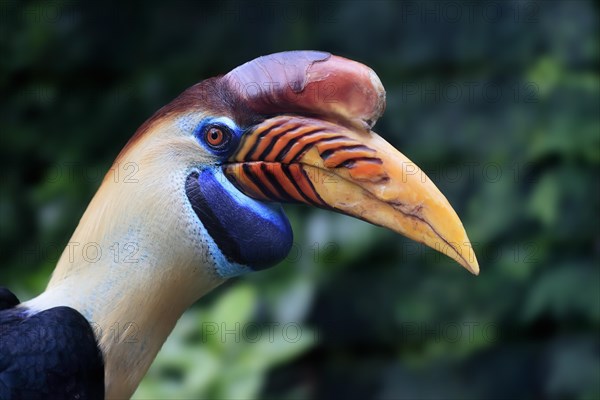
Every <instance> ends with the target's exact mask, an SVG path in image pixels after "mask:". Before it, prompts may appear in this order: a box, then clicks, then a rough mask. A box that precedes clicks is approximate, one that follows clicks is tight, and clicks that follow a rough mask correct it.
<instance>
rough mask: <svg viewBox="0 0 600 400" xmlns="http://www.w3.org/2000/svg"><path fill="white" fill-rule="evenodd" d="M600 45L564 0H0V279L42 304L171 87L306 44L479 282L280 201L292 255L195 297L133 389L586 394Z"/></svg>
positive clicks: (183, 393) (593, 362) (592, 316)
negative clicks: (438, 209)
mask: <svg viewBox="0 0 600 400" xmlns="http://www.w3.org/2000/svg"><path fill="white" fill-rule="evenodd" d="M598 33H599V32H598V4H597V3H594V2H591V1H581V0H574V1H562V2H561V1H549V2H541V1H523V2H514V1H484V2H482V3H477V2H438V1H429V2H396V1H389V2H388V1H371V2H367V1H349V2H310V1H295V2H289V3H279V2H244V1H240V2H235V1H225V2H190V3H186V2H179V1H170V2H167V3H162V2H151V1H147V2H138V3H130V4H127V5H116V4H113V5H112V6H111V5H107V4H105V3H104V2H91V3H88V2H81V3H80V2H78V1H65V2H63V1H49V2H14V1H2V2H0V90H1V97H0V101H1V107H0V134H1V136H0V140H1V143H0V151H1V155H0V163H1V166H0V171H1V172H0V173H1V175H0V179H1V181H0V182H1V192H0V241H1V248H0V249H1V263H0V265H1V267H0V284H2V285H5V286H8V287H10V288H11V289H13V290H14V291H15V292H16V293H17V294H18V295H19V297H20V298H21V299H22V300H26V299H28V298H31V297H33V296H34V295H35V294H37V293H39V292H40V291H42V290H43V288H44V286H45V284H46V282H47V280H48V277H49V274H50V273H51V271H52V269H53V265H54V264H55V262H56V260H57V258H58V255H59V254H60V251H61V250H62V248H64V246H65V245H66V243H67V241H68V239H69V237H70V234H71V233H72V231H73V230H74V228H75V226H76V224H77V221H78V219H79V217H80V216H81V214H82V213H83V211H84V209H85V207H86V205H87V203H88V201H89V200H90V199H91V197H92V195H93V194H94V192H95V191H96V189H97V187H98V185H99V183H100V180H101V178H102V176H103V175H104V173H105V172H106V171H107V170H108V168H109V167H110V165H111V164H112V161H113V160H114V157H115V156H116V154H117V153H118V151H119V149H120V148H121V147H122V146H123V145H124V144H125V142H126V141H127V139H128V137H129V136H130V135H131V134H132V133H133V132H134V130H135V129H136V127H137V126H139V125H140V124H141V123H142V122H143V121H144V120H145V119H146V118H147V117H149V116H150V115H151V114H152V113H153V112H154V111H155V110H156V109H158V108H159V107H160V106H162V105H163V104H165V103H166V102H168V101H170V100H171V99H172V98H173V97H175V96H176V95H177V94H178V93H179V92H181V91H182V90H183V89H185V88H186V87H188V86H190V85H192V84H193V83H195V82H197V81H199V80H201V79H203V78H205V77H209V76H214V75H217V74H221V73H225V72H227V71H228V70H230V69H231V68H233V67H235V66H237V65H239V64H241V63H243V62H246V61H248V60H250V59H252V58H254V57H257V56H259V55H264V54H268V53H272V52H276V51H282V50H290V49H320V50H326V51H330V52H332V53H335V54H339V55H343V56H346V57H349V58H352V59H356V60H359V61H361V62H364V63H366V64H367V65H369V66H371V67H372V68H373V69H374V70H375V71H377V73H378V74H379V76H380V77H381V79H382V81H383V83H384V85H385V86H386V89H387V93H388V107H387V111H386V114H385V115H384V117H383V118H382V119H381V120H380V122H379V123H378V125H377V126H376V130H377V131H378V132H380V133H382V134H383V135H384V136H385V137H387V138H388V139H389V140H390V141H391V142H392V143H393V144H394V145H395V146H396V147H398V148H399V149H401V151H402V152H404V153H405V154H407V155H408V156H409V157H410V158H411V159H412V160H414V161H415V162H417V163H418V164H419V165H420V166H421V167H422V168H423V169H424V170H425V171H426V172H427V174H428V175H429V176H430V177H431V178H432V179H433V180H434V181H435V182H436V184H437V185H438V186H439V187H440V189H441V190H442V192H444V193H445V194H446V196H447V197H448V198H449V200H450V201H451V203H452V204H453V205H454V206H455V208H456V210H457V211H458V214H459V215H460V216H461V218H462V219H463V221H464V223H465V226H466V229H467V232H469V236H470V238H471V240H472V241H473V243H474V246H475V248H476V251H477V253H478V257H479V262H480V265H481V270H482V272H481V275H480V276H479V277H478V278H474V277H473V276H470V275H469V274H468V273H467V272H466V271H464V270H462V269H460V268H458V267H457V265H455V264H454V263H453V262H451V261H450V260H448V259H446V258H444V257H441V256H437V255H436V254H434V252H433V251H430V250H427V249H425V248H423V247H421V246H419V245H416V244H414V243H412V242H410V241H408V240H405V239H403V238H401V237H399V236H397V235H394V234H392V233H391V232H387V231H384V230H382V229H380V228H376V227H372V226H369V225H367V224H365V223H362V222H360V221H356V220H352V219H349V218H347V217H344V216H340V215H332V214H329V213H326V212H321V211H316V210H311V209H308V208H304V207H289V208H288V209H287V210H288V214H289V216H290V219H291V221H292V224H293V227H294V232H295V238H296V239H295V240H296V246H295V247H294V253H293V254H291V255H290V257H288V260H286V261H285V262H284V263H282V265H279V266H278V267H275V268H273V269H271V270H269V271H265V272H261V273H257V274H254V275H251V276H247V277H243V278H239V279H234V280H232V281H231V282H229V283H227V284H225V285H223V287H221V288H219V289H217V290H216V291H215V292H213V293H212V294H211V295H209V296H207V297H206V298H204V299H202V300H201V301H200V302H199V303H198V304H196V305H194V306H193V307H192V309H191V310H189V312H187V313H186V314H185V315H184V317H183V318H182V320H181V321H180V323H179V325H178V326H177V328H176V330H175V332H174V333H173V335H172V337H171V338H170V339H169V341H168V342H167V343H166V344H165V346H164V348H163V351H162V352H161V353H160V355H159V357H158V359H157V361H156V363H155V364H154V365H153V367H152V368H151V370H150V372H149V374H148V375H147V377H146V379H145V380H144V381H143V383H142V385H141V386H140V388H139V390H138V392H137V393H136V396H135V397H136V398H139V399H145V398H199V397H204V398H223V399H231V398H252V399H253V398H278V399H279V398H319V397H323V398H332V397H339V398H346V399H363V398H394V399H395V398H481V397H487V398H590V399H591V398H598V396H600V356H599V354H600V341H599V339H598V337H599V336H598V330H599V325H600V287H599V286H600V276H599V269H598V265H599V263H598V259H599V255H600V234H599V228H598V214H599V200H600V190H599V185H598V172H599V170H598V167H599V164H600V126H599V116H598V113H599V110H600V107H599V106H600V104H599V96H600V90H599V89H600V87H599V77H598V66H599V62H598V61H599V58H598V54H599V43H598V37H600V35H598ZM222 324H225V325H222ZM236 324H240V325H239V327H240V328H239V329H238V328H237V326H238V325H236ZM249 324H250V325H249ZM286 324H287V325H286ZM209 325H210V326H209ZM215 327H217V328H218V329H220V328H221V327H225V329H232V330H233V331H237V332H238V334H237V335H236V334H235V333H231V332H230V333H226V332H225V334H224V337H221V334H222V333H224V332H222V331H220V332H218V333H217V334H215V333H214V328H215ZM245 328H248V329H245ZM250 328H252V329H254V330H251V329H250ZM298 329H301V330H302V331H301V333H300V334H298Z"/></svg>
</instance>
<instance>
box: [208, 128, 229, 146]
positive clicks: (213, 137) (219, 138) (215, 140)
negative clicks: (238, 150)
mask: <svg viewBox="0 0 600 400" xmlns="http://www.w3.org/2000/svg"><path fill="white" fill-rule="evenodd" d="M224 141H225V134H224V133H223V131H222V130H221V129H219V128H216V127H212V128H210V129H208V130H207V131H206V143H208V144H209V145H210V146H213V147H219V146H221V145H222V144H223V142H224Z"/></svg>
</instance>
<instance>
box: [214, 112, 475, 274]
mask: <svg viewBox="0 0 600 400" xmlns="http://www.w3.org/2000/svg"><path fill="white" fill-rule="evenodd" d="M333 121H335V120H334V119H321V118H313V117H305V116H300V115H279V116H276V117H273V118H269V119H266V120H265V121H263V122H262V123H260V124H258V125H257V126H254V127H253V128H252V129H251V130H250V131H249V132H247V133H246V134H245V135H244V136H243V138H242V141H241V143H240V146H239V147H238V149H237V151H236V153H235V154H234V155H233V156H232V157H231V158H230V159H229V161H228V162H227V163H226V164H224V165H223V169H224V172H225V175H226V176H227V177H228V178H229V180H231V181H232V182H233V183H234V185H235V186H236V187H237V188H238V189H239V190H240V191H242V192H243V193H245V194H246V195H248V196H250V197H252V198H255V199H257V200H262V201H273V202H283V203H306V204H309V205H312V206H315V207H320V208H324V209H328V210H332V211H336V212H340V213H343V214H347V215H350V216H353V217H356V218H359V219H362V220H365V221H368V222H370V223H373V224H375V225H380V226H383V227H386V228H388V229H391V230H392V231H394V232H397V233H400V234H402V235H404V236H406V237H408V238H411V239H413V240H415V241H417V242H421V243H424V244H426V245H428V246H430V247H431V248H433V249H435V250H437V251H439V252H441V253H444V254H446V255H447V256H449V257H450V258H452V259H454V260H456V261H457V262H458V263H459V264H460V265H462V266H463V267H465V268H466V269H467V270H469V271H470V272H471V273H473V274H475V275H478V274H479V265H478V263H477V259H476V257H475V253H474V251H473V248H472V246H471V243H470V241H469V239H468V237H467V234H466V232H465V229H464V227H463V225H462V223H461V221H460V219H459V218H458V216H457V214H456V212H455V211H454V209H453V208H452V206H451V205H450V203H449V202H448V200H447V199H446V198H445V197H444V195H443V194H442V193H441V192H440V191H439V190H438V188H437V187H436V186H435V185H434V183H433V182H432V181H431V180H430V179H429V178H428V177H427V176H426V175H425V173H423V171H421V169H420V168H419V167H418V166H416V165H415V164H414V163H413V162H412V161H410V160H409V159H408V158H407V157H406V156H404V155H403V154H402V153H400V152H399V151H398V150H396V149H395V148H394V147H393V146H391V145H390V144H389V143H388V142H386V141H385V140H384V139H383V138H381V137H380V136H379V135H377V134H376V133H375V132H373V131H371V130H370V127H365V126H355V125H353V124H351V123H338V122H333Z"/></svg>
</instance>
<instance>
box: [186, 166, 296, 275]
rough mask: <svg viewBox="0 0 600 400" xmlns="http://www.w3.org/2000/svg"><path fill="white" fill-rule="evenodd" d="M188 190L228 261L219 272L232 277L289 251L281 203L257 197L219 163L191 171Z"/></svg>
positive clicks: (266, 265) (289, 234)
mask: <svg viewBox="0 0 600 400" xmlns="http://www.w3.org/2000/svg"><path fill="white" fill-rule="evenodd" d="M185 191H186V194H187V197H188V199H189V201H190V204H191V205H192V208H193V210H194V212H195V213H196V215H197V216H198V218H199V219H200V222H201V223H202V225H203V226H204V227H205V228H206V230H207V232H208V234H209V235H210V236H211V238H212V239H213V240H214V242H215V244H216V245H217V247H218V250H219V251H220V253H221V254H222V255H223V256H224V258H225V260H223V261H226V262H224V263H223V262H218V260H217V266H216V268H217V272H218V273H219V274H220V275H221V276H223V277H227V278H228V277H231V276H235V275H240V274H242V273H244V272H246V271H247V270H248V269H247V268H245V267H249V268H250V269H251V270H254V271H257V270H262V269H265V268H269V267H272V266H274V265H275V264H277V263H279V262H280V261H282V260H283V259H284V258H285V257H286V256H287V254H288V253H289V251H290V249H291V246H292V241H293V233H292V228H291V226H290V223H289V221H288V219H287V217H286V216H285V214H284V212H283V209H282V208H281V206H280V205H279V204H272V203H271V204H268V203H263V202H260V201H257V200H254V199H252V198H250V197H248V196H246V195H245V194H243V193H241V192H240V191H239V190H238V189H237V188H235V187H234V186H233V184H231V182H229V180H228V179H227V178H226V177H225V176H224V174H223V172H222V171H221V169H220V168H219V167H209V168H206V169H203V170H201V171H199V172H193V173H191V174H190V175H189V176H188V178H187V181H186V185H185Z"/></svg>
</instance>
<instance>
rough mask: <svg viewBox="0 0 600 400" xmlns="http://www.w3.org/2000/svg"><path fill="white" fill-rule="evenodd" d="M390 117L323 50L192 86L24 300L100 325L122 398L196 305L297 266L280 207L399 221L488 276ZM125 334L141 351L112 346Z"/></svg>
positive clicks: (396, 227)
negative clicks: (241, 282)
mask: <svg viewBox="0 0 600 400" xmlns="http://www.w3.org/2000/svg"><path fill="white" fill-rule="evenodd" d="M384 108H385V91H384V89H383V86H382V84H381V82H380V80H379V78H378V77H377V75H376V74H375V73H374V72H373V71H372V70H371V69H370V68H368V67H366V66H364V65H362V64H359V63H357V62H354V61H350V60H347V59H345V58H341V57H337V56H333V55H330V54H328V53H323V52H316V51H294V52H285V53H278V54H273V55H270V56H265V57H260V58H257V59H255V60H253V61H250V62H248V63H246V64H244V65H242V66H240V67H238V68H236V69H234V70H232V71H231V72H229V73H228V74H226V75H224V76H221V77H217V78H211V79H207V80H205V81H203V82H200V83H198V84H196V85H194V86H192V87H191V88H189V89H187V90H186V91H184V92H183V93H182V94H181V95H180V96H179V97H177V98H176V99H175V100H173V101H172V102H171V103H169V104H167V105H166V106H165V107H163V108H162V109H160V110H159V111H157V112H156V113H155V114H154V115H153V116H152V117H151V118H150V119H149V120H147V121H146V122H145V123H144V124H143V125H142V126H141V127H140V128H139V129H138V131H137V132H136V134H135V135H134V136H133V137H132V139H131V140H130V141H129V142H128V144H127V145H126V146H125V148H124V149H123V150H122V151H121V153H120V154H119V156H118V157H117V160H116V162H115V164H114V165H113V168H111V170H110V171H109V173H108V174H107V175H106V177H105V178H104V181H103V183H102V185H101V187H100V189H99V190H98V192H97V193H96V195H95V196H94V198H93V199H92V201H91V203H90V205H89V206H88V208H87V210H86V212H85V214H84V215H83V217H82V218H81V221H80V223H79V225H78V227H77V229H76V230H75V233H74V234H73V237H72V238H71V240H70V242H69V246H67V248H66V249H65V251H64V252H63V254H62V256H61V258H60V260H59V262H58V265H57V267H56V269H55V270H54V273H53V275H52V278H51V280H50V283H49V284H48V288H47V289H46V291H45V292H44V293H42V294H41V295H40V296H38V297H36V298H34V299H32V300H30V301H28V302H27V303H25V304H24V306H25V307H28V308H29V309H30V310H33V311H36V312H37V311H40V310H46V309H49V308H51V307H56V306H70V307H71V308H73V309H75V310H77V311H79V312H80V313H81V314H82V315H83V316H84V317H85V318H86V319H87V320H88V321H90V322H93V325H94V326H95V327H97V328H98V332H97V333H96V336H97V338H98V343H99V346H100V348H101V349H102V353H103V356H104V362H105V375H106V393H107V396H108V397H119V396H120V397H124V396H129V395H131V393H133V391H134V390H135V388H136V387H137V384H138V383H139V381H140V380H141V378H142V377H143V375H144V374H145V372H146V370H147V369H148V367H149V366H150V364H151V362H152V360H153V359H154V357H155V355H156V354H157V352H158V351H159V349H160V347H161V345H162V343H163V342H164V340H165V339H166V337H167V336H168V335H169V333H170V332H171V330H172V329H173V327H174V325H175V323H176V321H177V319H178V318H179V317H180V316H181V314H182V313H183V312H184V310H185V309H186V308H187V307H189V306H190V305H191V304H192V303H193V302H194V301H196V300H197V299H198V298H200V297H201V296H202V295H203V294H205V293H207V292H208V291H210V290H211V289H212V288H214V287H215V286H217V285H218V284H220V283H221V282H223V281H224V280H225V279H226V278H229V277H232V276H236V275H240V274H242V273H245V272H249V271H255V270H261V269H264V268H267V267H270V266H273V265H275V264H277V263H278V262H280V261H282V260H283V259H284V258H285V257H286V255H287V254H288V251H289V250H290V248H291V246H292V231H291V228H290V224H289V222H288V220H287V218H286V216H285V214H284V213H283V211H282V209H281V206H280V204H279V203H282V202H297V203H306V204H309V205H312V206H315V207H320V208H324V209H328V210H332V211H336V212H340V213H344V214H347V215H351V216H353V217H356V218H360V219H362V220H365V221H368V222H371V223H373V224H376V225H381V226H384V227H387V228H389V229H391V230H393V231H395V232H398V233H400V234H402V235H404V236H407V237H409V238H411V239H414V240H416V241H419V242H422V243H424V244H426V245H428V246H430V247H432V248H434V249H435V250H438V251H440V252H442V253H444V254H446V255H448V256H449V257H451V258H453V259H454V260H456V261H457V262H458V263H459V264H461V265H462V266H463V267H465V268H467V269H468V270H469V271H471V272H472V273H474V274H478V272H479V266H478V264H477V260H476V258H475V254H474V252H473V249H472V248H471V245H470V243H469V239H468V238H467V235H466V233H465V230H464V228H463V226H462V224H461V222H460V220H459V218H458V216H457V215H456V213H455V212H454V210H453V209H452V207H451V206H450V204H449V203H448V200H446V198H445V197H444V196H443V195H442V193H440V191H439V190H438V189H437V188H436V186H435V185H434V184H433V182H432V181H431V180H429V179H428V178H427V176H426V175H425V174H424V173H423V172H422V171H421V170H420V169H419V168H418V167H417V166H416V165H415V164H414V163H413V162H411V161H410V160H409V159H408V158H407V157H406V156H404V155H403V154H401V153H400V152H399V151H397V150H396V149H395V148H394V147H392V146H391V145H390V144H389V143H387V142H386V141H385V140H384V139H382V138H381V137H380V136H379V135H377V134H376V133H374V132H373V131H372V127H373V125H374V124H375V122H376V120H377V118H379V116H381V114H382V113H383V110H384ZM114 326H120V327H126V332H124V333H123V335H121V336H120V337H121V338H134V339H135V341H126V340H117V341H115V340H114V338H112V336H111V335H110V332H112V331H113V329H114V328H113V327H114Z"/></svg>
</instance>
